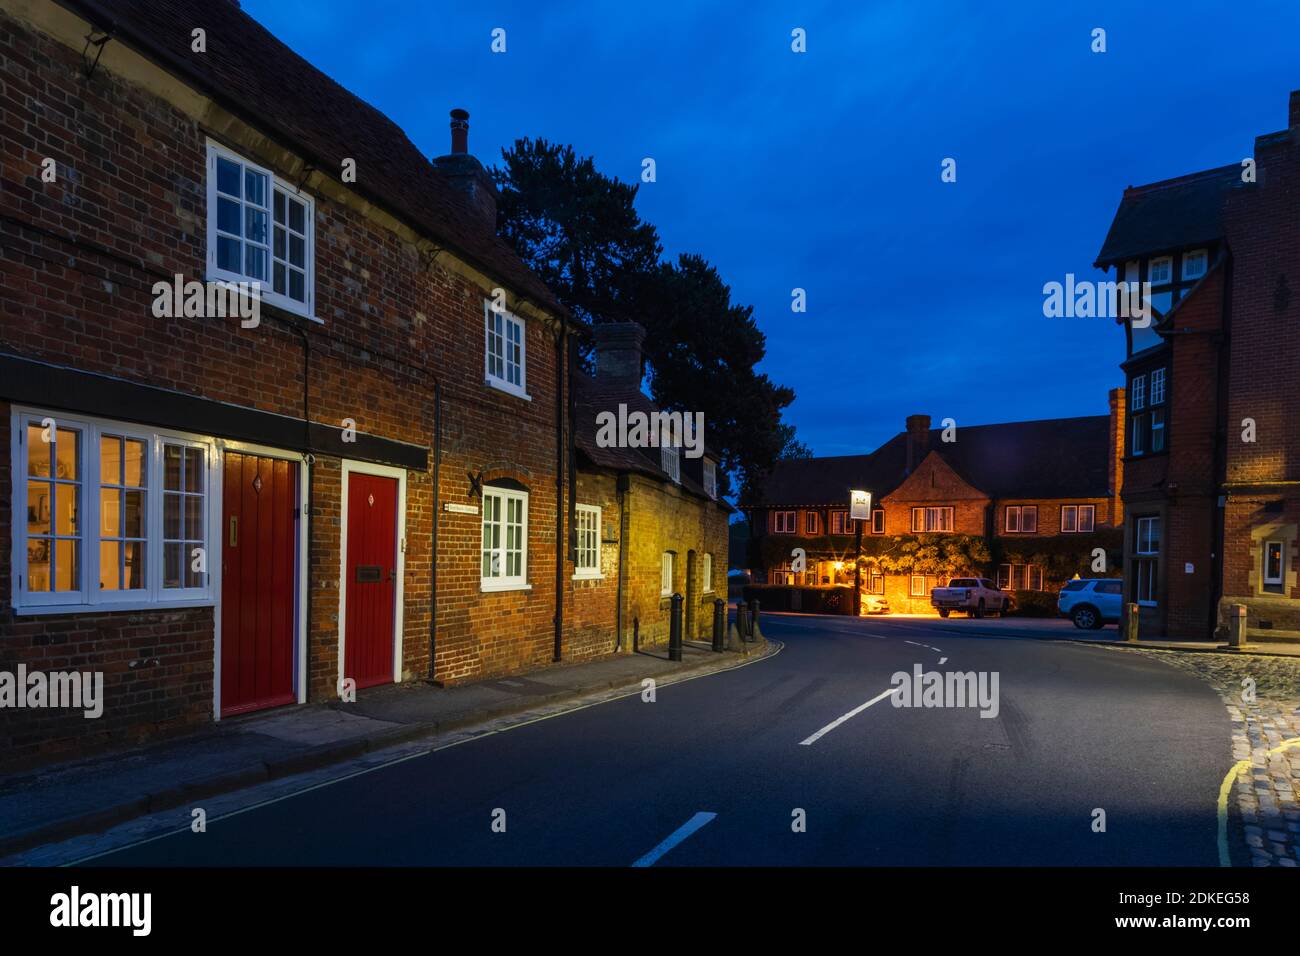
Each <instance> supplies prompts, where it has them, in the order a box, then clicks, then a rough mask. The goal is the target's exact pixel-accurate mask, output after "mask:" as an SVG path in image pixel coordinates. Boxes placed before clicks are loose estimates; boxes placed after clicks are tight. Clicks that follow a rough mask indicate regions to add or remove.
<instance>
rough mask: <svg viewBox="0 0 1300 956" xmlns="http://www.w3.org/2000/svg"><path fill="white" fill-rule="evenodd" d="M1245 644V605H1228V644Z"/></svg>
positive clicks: (1237, 645)
mask: <svg viewBox="0 0 1300 956" xmlns="http://www.w3.org/2000/svg"><path fill="white" fill-rule="evenodd" d="M1245 644H1246V605H1244V604H1229V605H1228V646H1229V647H1243V646H1245Z"/></svg>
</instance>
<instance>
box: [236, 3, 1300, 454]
mask: <svg viewBox="0 0 1300 956" xmlns="http://www.w3.org/2000/svg"><path fill="white" fill-rule="evenodd" d="M243 5H244V8H245V9H246V10H248V11H249V12H250V13H251V14H252V15H253V16H255V17H256V18H257V19H258V20H260V21H261V22H262V23H264V24H265V25H266V26H267V27H269V28H270V29H271V30H272V31H273V32H275V33H276V34H277V35H278V36H279V37H281V38H282V39H283V40H284V41H285V42H286V43H288V44H289V45H290V46H291V47H293V48H294V49H295V50H297V51H298V52H299V53H301V54H302V55H303V56H305V57H306V58H307V59H308V60H310V61H312V62H313V63H315V64H316V65H317V66H319V67H320V68H321V69H323V70H324V71H325V72H327V73H328V74H330V75H331V76H333V77H334V78H335V79H336V80H338V81H339V82H341V83H342V84H343V85H345V86H347V87H348V88H349V89H351V90H352V91H353V92H355V93H356V94H358V95H359V96H361V97H362V98H364V99H366V100H368V101H369V102H371V103H373V104H374V105H376V106H377V107H379V108H380V109H382V110H383V111H384V112H385V113H387V114H388V115H389V116H391V117H392V118H393V119H394V120H395V121H397V122H398V123H399V124H400V125H401V126H403V127H404V128H405V129H406V131H407V132H408V134H409V135H410V136H411V138H412V140H413V141H414V142H415V143H416V144H417V145H418V146H419V147H420V148H421V149H422V150H424V151H425V152H426V153H427V154H429V155H431V156H436V155H439V154H441V153H445V152H447V148H448V132H447V112H448V110H449V109H450V108H452V107H453V106H459V107H464V108H465V109H468V110H469V111H470V114H471V119H470V126H471V129H470V149H471V151H472V152H474V153H475V154H476V155H477V156H478V157H479V158H480V159H481V160H483V161H484V163H488V164H492V163H496V162H499V160H500V150H501V148H502V147H503V146H506V145H508V144H509V143H511V142H513V141H514V139H515V138H516V137H519V136H542V137H545V138H547V139H551V140H555V141H559V142H562V143H571V144H572V145H573V146H574V148H575V149H576V150H577V151H578V152H579V153H581V154H586V155H591V156H593V157H595V160H596V163H597V165H598V167H599V168H601V169H602V170H603V171H605V172H606V173H609V174H611V175H617V176H619V177H620V178H622V179H625V180H636V179H638V178H639V176H640V170H641V160H642V158H643V157H647V156H650V157H653V158H654V159H655V161H656V163H657V167H658V181H657V182H656V183H653V184H647V185H643V186H642V188H641V192H640V196H639V198H638V208H639V210H640V213H641V215H642V217H643V218H645V219H646V220H648V221H650V222H652V223H654V224H655V226H656V227H657V228H658V230H659V233H660V236H661V237H662V239H663V242H664V246H665V251H666V253H667V254H669V255H671V256H676V255H677V254H678V253H680V252H696V253H700V254H702V255H703V256H705V257H706V258H707V259H709V260H710V261H711V262H712V263H714V265H716V266H717V267H718V269H719V271H720V272H721V274H722V275H723V277H724V279H726V281H727V282H728V283H729V284H730V285H731V288H732V294H733V298H734V299H735V300H737V301H739V302H742V303H748V304H752V305H753V306H754V310H755V317H756V319H757V321H758V324H759V326H760V327H761V328H762V329H763V331H764V332H765V333H766V335H767V346H768V357H767V359H766V361H765V363H764V365H763V370H764V371H766V372H768V374H770V375H771V377H772V378H773V379H774V380H776V381H778V382H781V383H783V384H787V385H790V386H792V387H793V388H794V389H795V391H796V393H797V396H798V398H797V399H796V401H795V404H794V405H793V406H792V407H791V408H790V409H789V411H788V412H787V416H788V419H789V420H790V421H792V422H794V424H795V425H796V426H797V427H798V431H799V436H800V437H801V438H802V439H803V440H804V441H805V442H807V443H808V444H809V445H810V446H811V447H812V448H813V450H814V452H816V453H817V454H820V455H836V454H852V453H857V452H861V451H867V450H870V449H872V448H874V447H875V446H876V445H877V444H879V443H880V442H881V441H883V440H885V439H886V438H888V437H889V436H890V435H891V434H893V433H894V432H896V431H898V430H900V429H901V428H902V427H903V419H904V417H905V416H906V415H908V414H911V413H914V412H924V413H928V414H929V415H931V416H932V417H933V418H934V419H935V422H936V424H937V422H938V420H939V419H941V418H944V417H949V416H950V417H952V418H954V419H956V421H957V423H958V425H963V424H983V423H988V422H1001V421H1012V420H1017V419H1027V418H1048V417H1055V416H1067V415H1087V414H1101V413H1104V412H1105V411H1106V390H1107V389H1108V388H1110V387H1112V386H1114V385H1116V384H1118V383H1119V381H1120V373H1119V369H1118V367H1117V364H1118V362H1119V361H1120V360H1121V359H1122V357H1123V356H1122V350H1123V334H1122V332H1121V330H1120V329H1118V328H1117V327H1116V326H1114V325H1113V324H1112V323H1111V322H1109V321H1107V320H1100V319H1046V318H1044V317H1043V314H1042V301H1043V296H1042V287H1043V283H1045V282H1049V281H1052V280H1057V281H1063V280H1064V276H1065V273H1067V272H1074V273H1075V275H1076V276H1089V277H1094V278H1096V277H1099V276H1098V275H1097V274H1096V273H1095V271H1094V270H1093V269H1092V265H1091V264H1092V261H1093V259H1094V257H1095V255H1096V253H1097V250H1098V249H1099V248H1100V246H1101V242H1102V239H1103V238H1104V237H1105V233H1106V229H1107V226H1108V225H1109V222H1110V218H1111V216H1112V214H1113V213H1114V211H1115V207H1116V205H1117V204H1118V202H1119V198H1120V193H1121V191H1122V190H1123V188H1124V187H1125V186H1126V185H1128V184H1138V183H1146V182H1151V181H1154V180H1159V179H1166V178H1169V177H1172V176H1178V175H1182V174H1184V173H1188V172H1193V171H1195V170H1199V169H1203V168H1206V167H1209V166H1218V165H1223V164H1225V163H1232V162H1239V161H1240V160H1241V159H1242V158H1244V157H1247V156H1249V155H1251V154H1252V152H1253V143H1254V137H1255V136H1256V135H1258V134H1262V133H1267V132H1272V131H1275V130H1278V129H1282V128H1285V126H1286V121H1287V94H1288V92H1289V91H1290V90H1291V89H1292V88H1300V57H1297V53H1296V39H1297V37H1298V36H1300V29H1298V28H1300V4H1297V3H1295V2H1285V3H1268V2H1259V0H1252V2H1251V3H1249V4H1241V5H1236V4H1230V5H1226V6H1225V5H1224V4H1222V3H1211V2H1180V3H1176V4H1168V3H1146V2H1142V3H1136V2H1134V3H1128V4H1118V3H1071V2H1061V3H1056V2H1046V3H1044V2H1024V3H1007V4H993V3H969V4H966V3H955V2H953V3H940V4H925V3H920V2H913V0H902V2H897V3H874V2H852V3H839V4H835V3H826V4H817V3H772V4H762V3H751V2H743V3H741V2H737V3H712V4H711V3H694V2H690V3H687V2H682V3H675V2H655V3H628V2H610V3H576V2H574V3H564V4H562V5H561V4H540V3H536V2H523V3H457V4H450V3H424V2H415V0H412V2H383V0H375V2H371V3H357V2H356V0H244V4H243ZM496 27H502V28H504V29H505V30H506V38H507V52H506V53H505V54H493V53H492V52H491V50H490V43H491V32H492V30H493V29H494V28H496ZM795 27H802V28H804V29H805V30H806V31H807V37H808V41H807V43H808V52H807V53H804V54H795V53H793V52H791V50H790V31H791V30H792V29H793V28H795ZM1094 27H1102V28H1104V29H1105V30H1106V33H1107V52H1106V53H1104V54H1094V53H1092V52H1091V51H1090V44H1091V37H1090V34H1091V31H1092V29H1093V28H1094ZM945 157H953V158H955V159H956V160H957V182H956V183H952V184H945V183H942V182H941V181H940V176H939V174H940V163H941V161H942V160H943V159H944V158H945ZM796 286H798V287H802V288H804V289H806V290H807V292H808V311H807V313H806V314H802V315H800V314H794V313H792V312H791V310H790V291H791V289H792V288H794V287H796Z"/></svg>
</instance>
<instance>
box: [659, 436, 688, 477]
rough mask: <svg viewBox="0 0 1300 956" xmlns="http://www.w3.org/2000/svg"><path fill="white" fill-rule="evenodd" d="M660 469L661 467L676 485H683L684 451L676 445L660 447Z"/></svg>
mask: <svg viewBox="0 0 1300 956" xmlns="http://www.w3.org/2000/svg"><path fill="white" fill-rule="evenodd" d="M659 467H661V468H662V469H663V470H664V472H665V473H667V475H668V477H669V478H671V479H672V480H673V483H674V484H677V485H680V484H681V483H682V450H681V449H680V448H678V447H677V446H676V445H660V446H659Z"/></svg>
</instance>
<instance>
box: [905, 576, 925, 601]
mask: <svg viewBox="0 0 1300 956" xmlns="http://www.w3.org/2000/svg"><path fill="white" fill-rule="evenodd" d="M917 581H920V582H921V590H919V591H918V590H917V589H916V582H917ZM908 592H909V593H908V597H925V575H924V574H913V575H912V580H911V581H910V582H909V583H908Z"/></svg>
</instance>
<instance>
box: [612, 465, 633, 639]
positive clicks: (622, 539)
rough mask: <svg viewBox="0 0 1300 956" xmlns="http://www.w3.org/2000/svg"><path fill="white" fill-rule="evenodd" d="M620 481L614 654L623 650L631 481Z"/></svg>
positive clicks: (621, 479) (621, 476)
mask: <svg viewBox="0 0 1300 956" xmlns="http://www.w3.org/2000/svg"><path fill="white" fill-rule="evenodd" d="M617 481H618V485H617V488H618V587H617V589H616V590H615V596H614V652H615V653H618V652H619V651H621V650H622V649H623V568H624V567H625V566H626V564H627V527H628V523H629V522H628V516H627V490H628V485H629V484H630V483H631V479H630V478H629V477H628V476H627V475H626V474H622V475H619V476H618V478H617Z"/></svg>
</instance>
